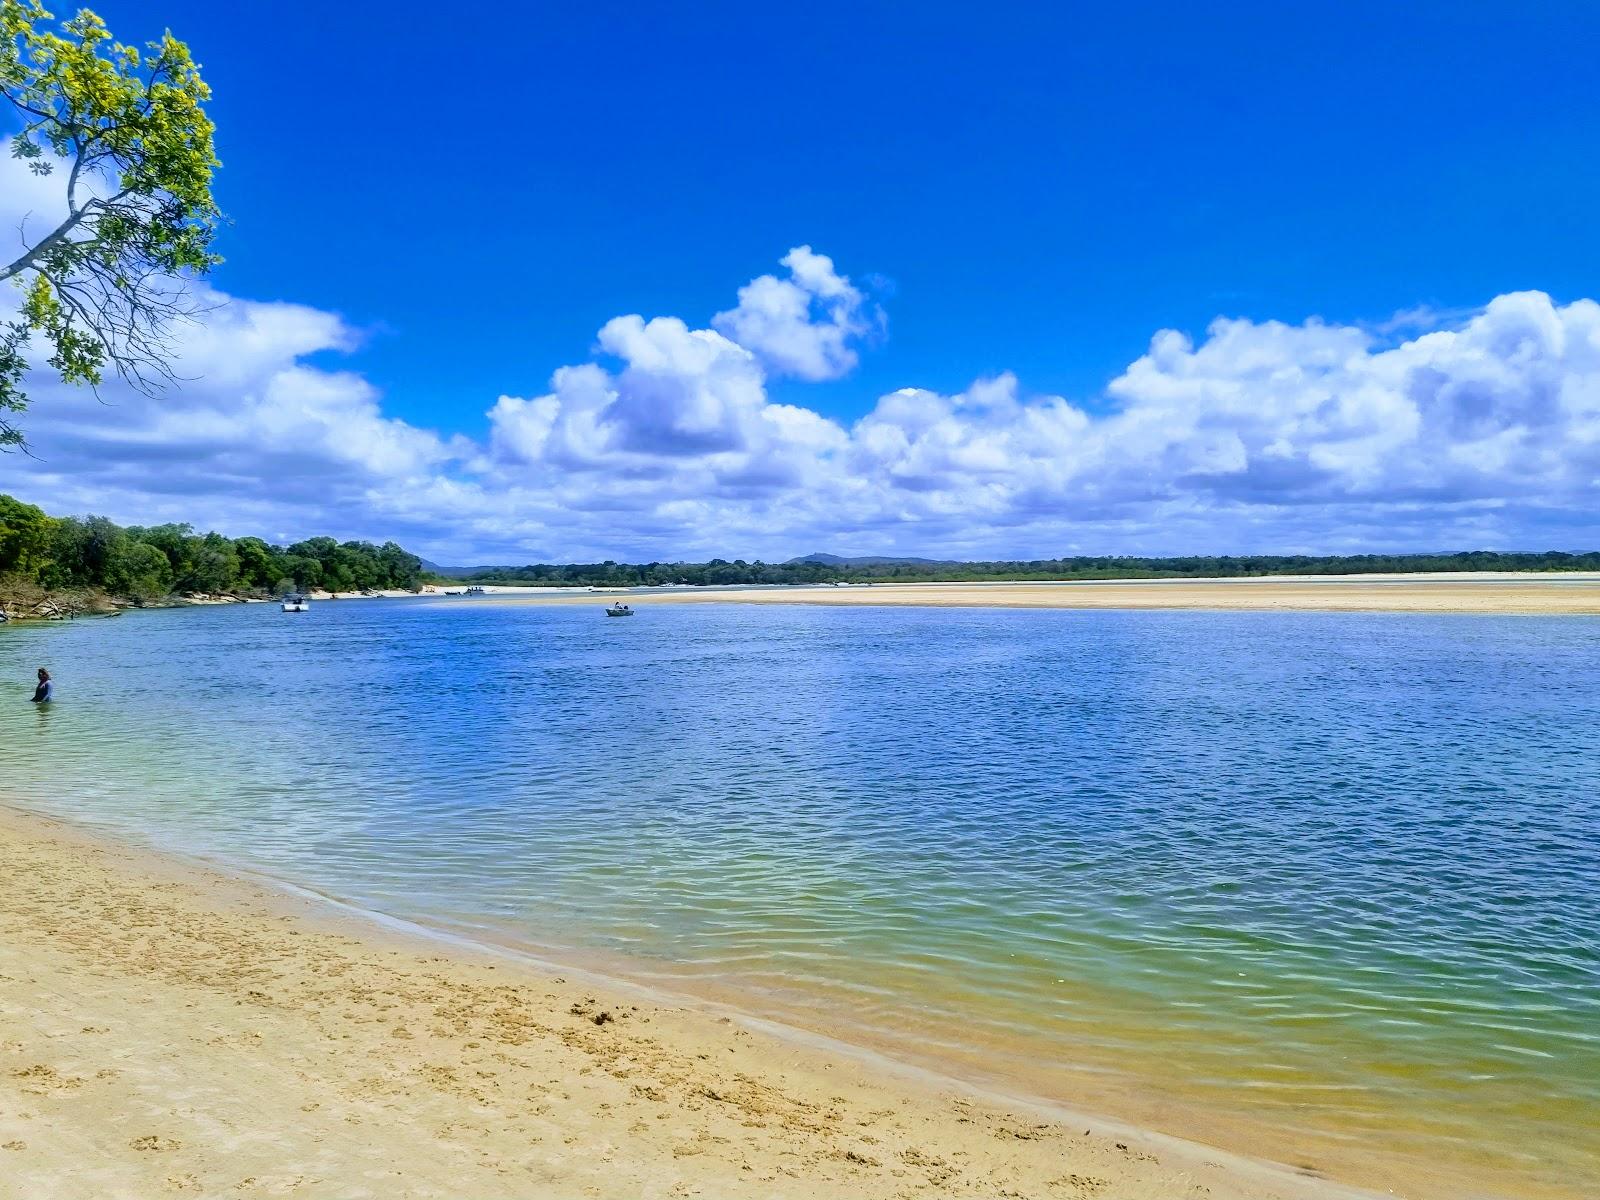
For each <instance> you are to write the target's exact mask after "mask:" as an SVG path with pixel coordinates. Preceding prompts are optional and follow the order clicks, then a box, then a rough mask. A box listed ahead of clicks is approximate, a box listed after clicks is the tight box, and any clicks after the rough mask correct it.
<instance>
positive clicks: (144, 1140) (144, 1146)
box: [128, 1133, 183, 1151]
mask: <svg viewBox="0 0 1600 1200" xmlns="http://www.w3.org/2000/svg"><path fill="white" fill-rule="evenodd" d="M128 1145H129V1146H131V1147H133V1149H135V1150H162V1151H165V1150H176V1149H178V1148H179V1147H180V1146H182V1145H183V1143H182V1142H178V1141H174V1140H173V1139H172V1138H169V1137H162V1136H161V1135H160V1134H158V1133H147V1134H145V1135H144V1136H143V1137H136V1138H134V1139H133V1140H132V1141H130V1142H129V1143H128Z"/></svg>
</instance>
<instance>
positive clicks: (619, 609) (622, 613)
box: [606, 604, 633, 617]
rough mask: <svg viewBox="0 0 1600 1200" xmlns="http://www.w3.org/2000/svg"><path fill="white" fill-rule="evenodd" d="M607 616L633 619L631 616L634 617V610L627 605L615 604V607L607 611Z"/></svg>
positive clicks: (612, 606)
mask: <svg viewBox="0 0 1600 1200" xmlns="http://www.w3.org/2000/svg"><path fill="white" fill-rule="evenodd" d="M606 616H608V617H631V616H633V609H632V608H630V607H629V606H628V605H626V604H613V605H611V607H609V608H608V609H606Z"/></svg>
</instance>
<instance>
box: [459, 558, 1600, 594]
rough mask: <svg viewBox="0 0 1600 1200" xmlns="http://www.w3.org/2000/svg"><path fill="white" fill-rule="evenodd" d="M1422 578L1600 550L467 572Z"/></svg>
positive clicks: (567, 576) (759, 580)
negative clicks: (1432, 573) (1419, 575)
mask: <svg viewBox="0 0 1600 1200" xmlns="http://www.w3.org/2000/svg"><path fill="white" fill-rule="evenodd" d="M1419 571H1445V572H1460V571H1600V552H1589V553H1583V554H1569V553H1566V552H1563V551H1559V550H1550V551H1545V552H1539V553H1522V552H1516V551H1497V550H1470V551H1463V552H1461V553H1444V554H1341V555H1304V554H1274V555H1248V556H1232V555H1223V556H1188V557H1181V558H1139V557H1122V556H1115V557H1088V556H1081V557H1074V558H1042V559H1028V560H1002V561H995V562H928V561H910V560H905V561H897V560H894V559H875V560H872V559H869V560H866V561H856V562H843V563H830V562H819V561H812V560H806V559H799V560H795V561H791V562H784V563H764V562H761V561H759V560H757V561H754V562H746V561H745V560H744V559H734V560H733V561H732V562H729V561H728V560H726V559H721V558H713V559H712V560H711V561H709V562H703V563H681V562H680V563H663V562H651V563H619V562H610V561H607V562H600V563H567V564H557V563H532V564H529V565H528V566H523V567H493V568H489V569H485V570H481V571H474V572H471V573H470V574H464V575H462V576H461V578H462V579H463V580H465V581H468V582H473V583H506V584H527V585H542V586H563V585H566V586H583V585H588V584H594V585H600V586H610V587H650V586H662V585H666V584H690V585H693V586H707V585H720V584H794V583H975V582H986V581H987V582H1025V581H1028V580H1072V579H1232V578H1245V577H1251V576H1266V575H1376V574H1391V573H1393V574H1408V573H1413V572H1419Z"/></svg>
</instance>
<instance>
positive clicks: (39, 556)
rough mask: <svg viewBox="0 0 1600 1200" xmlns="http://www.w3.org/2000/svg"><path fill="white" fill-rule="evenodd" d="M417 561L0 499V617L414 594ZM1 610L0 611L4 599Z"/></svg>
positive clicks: (345, 546)
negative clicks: (112, 604) (290, 594)
mask: <svg viewBox="0 0 1600 1200" xmlns="http://www.w3.org/2000/svg"><path fill="white" fill-rule="evenodd" d="M422 577H423V570H422V560H421V559H420V558H418V557H417V556H416V555H415V554H410V553H408V552H407V551H405V550H403V549H402V548H401V547H399V546H397V545H396V544H395V543H393V542H385V543H384V544H383V545H381V546H374V545H373V544H372V543H371V542H336V541H334V539H333V538H331V537H314V538H308V539H307V540H306V541H303V542H296V543H295V544H294V545H292V546H273V545H269V544H268V543H267V542H265V541H263V540H262V539H260V538H255V537H242V538H226V537H223V536H222V535H221V534H220V533H196V532H195V531H194V529H193V528H191V527H190V526H188V525H171V524H169V525H149V526H144V525H130V526H126V527H124V526H120V525H117V524H115V523H114V522H112V521H110V520H108V519H106V518H105V517H52V516H50V515H49V514H47V513H46V512H45V511H44V510H43V509H40V508H37V507H35V506H34V505H32V504H24V503H22V502H21V501H20V500H17V499H15V498H13V497H11V496H7V495H4V494H0V609H6V608H8V607H9V608H11V609H24V610H25V609H27V608H29V607H30V606H32V607H40V606H41V605H42V606H43V611H44V612H45V613H47V614H49V615H55V613H56V612H57V611H59V610H61V609H62V607H63V605H65V606H66V607H67V608H69V609H70V608H73V607H77V608H80V609H81V608H82V607H93V601H94V600H95V599H96V598H104V597H113V598H117V599H122V600H127V601H130V602H132V603H134V604H155V603H160V602H161V601H163V600H165V599H166V598H167V597H169V596H174V595H180V596H181V595H202V594H203V595H210V596H258V595H267V594H273V593H278V592H283V591H291V590H301V591H309V590H311V589H314V588H325V589H327V590H328V591H334V592H350V591H361V590H367V589H371V590H377V589H388V588H399V589H406V590H417V589H419V588H420V587H421V585H422ZM8 597H9V598H10V600H11V604H10V605H9V606H7V605H6V603H5V602H6V600H7V598H8Z"/></svg>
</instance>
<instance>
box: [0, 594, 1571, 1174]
mask: <svg viewBox="0 0 1600 1200" xmlns="http://www.w3.org/2000/svg"><path fill="white" fill-rule="evenodd" d="M640 607H641V608H642V609H643V611H641V613H640V615H639V616H637V617H635V618H634V619H632V620H630V621H607V620H606V619H605V618H604V617H603V615H602V614H601V613H600V610H599V605H598V604H596V605H595V606H593V607H579V608H557V607H547V608H540V607H520V608H517V607H499V606H494V605H491V604H484V603H475V602H473V601H470V600H463V601H457V602H454V603H453V604H452V603H448V602H447V603H444V604H430V603H427V602H410V601H389V602H378V601H375V602H345V603H324V604H320V605H316V606H314V611H313V612H312V613H310V614H307V615H305V616H286V615H284V614H282V613H280V612H278V611H277V610H276V608H275V607H270V606H265V605H259V606H249V607H229V608H216V609H200V610H187V611H171V612H152V613H135V614H129V615H127V616H125V617H122V618H120V619H118V620H114V621H97V622H89V621H83V622H78V623H76V624H73V625H67V626H52V627H30V628H10V629H3V630H0V678H3V679H9V680H12V681H13V684H14V693H15V694H14V697H13V701H6V702H4V703H0V756H3V757H0V765H3V773H0V789H3V790H4V791H5V792H7V793H8V794H10V795H12V796H13V797H15V798H17V799H18V800H20V801H22V802H24V803H28V804H30V805H33V806H35V807H39V808H43V809H48V810H51V811H56V812H59V813H63V814H68V815H71V816H73V817H76V818H77V819H79V820H85V821H92V822H94V823H97V824H102V825H109V826H113V827H116V828H119V829H124V830H131V831H135V832H137V833H139V834H141V835H142V836H144V837H145V838H147V839H149V840H152V841H154V842H156V843H158V844H162V845H170V846H176V847H181V848H184V849H188V850H193V851H200V852H206V853H211V854H220V855H223V856H225V857H228V858H230V859H233V860H236V861H241V862H244V863H248V864H251V865H254V866H256V867H260V868H264V869H266V870H268V871H271V872H273V873H275V874H278V875H281V876H284V877H287V878H290V879H293V880H296V881H299V882H301V883H305V884H308V885H311V886H314V887H318V888H321V889H323V890H326V891H329V892H332V893H335V894H338V895H342V896H346V897H349V898H352V899H354V900H356V901H358V902H362V903H365V904H368V905H371V906H373V907H376V908H379V909H382V910H385V911H388V912H391V913H395V914H397V915H401V916H406V917H411V918H417V919H422V920H425V921H429V922H432V923H435V924H444V925H449V926H453V927H455V928H466V929H469V930H474V931H477V932H479V933H481V934H482V935H484V936H490V937H494V938H497V939H501V940H507V939H509V940H517V941H523V942H526V943H528V944H530V945H536V946H540V947H546V948H552V947H553V948H557V949H563V950H567V951H570V952H573V953H575V954H590V955H599V956H602V957H603V958H604V959H605V961H613V960H612V959H611V958H610V957H609V956H622V957H621V958H618V959H616V960H615V961H625V962H627V963H629V964H631V970H632V972H633V973H634V974H642V975H650V976H662V977H665V978H666V979H668V980H669V981H672V982H674V983H675V984H677V985H681V986H684V987H686V988H688V989H689V990H698V991H701V992H703V993H709V994H717V995H736V996H739V997H741V998H743V1000H744V1001H746V1002H748V1003H750V1004H751V1005H752V1006H753V1007H756V1008H760V1009H762V1010H765V1011H772V1012H778V1013H781V1014H784V1015H786V1016H788V1017H789V1018H790V1019H791V1020H794V1021H796V1022H798V1023H800V1024H809V1025H811V1026H813V1027H816V1028H821V1029H824V1030H828V1031H832V1032H836V1033H842V1034H845V1035H846V1036H850V1037H854V1038H859V1039H860V1040H863V1041H866V1042H870V1043H872V1044H875V1045H878V1046H881V1047H885V1048H887V1049H889V1050H891V1051H893V1052H896V1053H900V1054H903V1055H906V1056H909V1057H916V1058H920V1059H922V1060H924V1061H926V1060H936V1061H938V1062H940V1063H941V1064H943V1065H945V1066H947V1067H951V1068H955V1069H960V1070H964V1071H967V1072H969V1073H973V1074H980V1075H984V1076H989V1077H996V1078H1001V1079H1004V1080H1006V1081H1008V1082H1010V1083H1011V1084H1012V1085H1014V1086H1018V1087H1025V1088H1026V1089H1027V1090H1029V1091H1031V1092H1034V1093H1038V1094H1043V1095H1047V1096H1051V1097H1054V1098H1058V1099H1063V1100H1065V1101H1068V1102H1070V1103H1074V1104H1077V1105H1080V1106H1082V1107H1087V1108H1091V1109H1102V1110H1109V1111H1114V1112H1117V1113H1120V1114H1123V1115H1126V1116H1128V1117H1131V1118H1133V1119H1136V1120H1141V1121H1146V1122H1148V1123H1150V1124H1154V1125H1157V1126H1159V1127H1161V1128H1165V1129H1170V1130H1173V1131H1175V1132H1179V1133H1189V1134H1195V1135H1199V1136H1205V1137H1210V1138H1212V1139H1213V1140H1221V1141H1224V1142H1228V1143H1231V1144H1236V1145H1239V1146H1240V1147H1241V1148H1244V1149H1249V1150H1255V1151H1259V1152H1264V1153H1272V1154H1275V1155H1278V1156H1281V1157H1285V1158H1292V1159H1293V1160H1294V1161H1305V1162H1309V1163H1311V1164H1313V1165H1315V1166H1317V1167H1320V1168H1323V1169H1326V1170H1329V1171H1331V1172H1332V1173H1335V1174H1338V1175H1342V1176H1346V1177H1351V1178H1354V1179H1356V1180H1357V1181H1364V1182H1368V1183H1375V1184H1379V1185H1392V1186H1398V1187H1401V1189H1402V1190H1404V1191H1407V1192H1408V1193H1412V1194H1430V1195H1448V1196H1453V1197H1457V1196H1468V1195H1475V1196H1521V1195H1570V1196H1574V1197H1576V1196H1585V1195H1592V1194H1594V1181H1595V1180H1597V1179H1600V1135H1597V1133H1596V1130H1597V1127H1600V621H1594V620H1588V619H1583V618H1551V619H1544V618H1531V617H1516V618H1503V619H1502V618H1485V617H1421V616H1402V615H1394V616H1385V615H1331V614H1271V613H1251V614H1237V615H1222V614H1216V613H1153V612H1139V613H1132V612H1130V613H1116V612H1007V611H976V610H941V609H923V610H907V609H866V608H860V609H833V608H807V607H792V608H784V607H765V606H764V607H759V608H755V607H750V608H746V607H740V606H735V605H727V606H720V605H719V606H660V607H654V608H650V607H645V605H644V604H641V605H640ZM40 664H45V665H49V666H50V667H51V668H52V669H53V671H54V673H55V674H56V676H57V678H58V680H59V684H58V689H59V690H58V696H59V701H58V703H57V704H55V705H54V707H53V710H52V711H49V712H43V713H41V712H38V711H36V710H34V709H33V708H32V707H31V706H30V705H28V704H27V703H25V700H26V696H27V689H28V687H30V686H31V683H30V680H31V676H32V668H33V667H34V666H37V665H40ZM1441 1180H1442V1181H1443V1182H1441Z"/></svg>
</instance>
